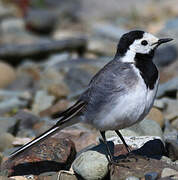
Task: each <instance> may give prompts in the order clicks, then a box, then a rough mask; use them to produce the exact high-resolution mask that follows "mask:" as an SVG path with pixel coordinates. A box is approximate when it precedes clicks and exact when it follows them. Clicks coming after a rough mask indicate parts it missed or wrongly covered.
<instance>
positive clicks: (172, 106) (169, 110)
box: [162, 98, 178, 116]
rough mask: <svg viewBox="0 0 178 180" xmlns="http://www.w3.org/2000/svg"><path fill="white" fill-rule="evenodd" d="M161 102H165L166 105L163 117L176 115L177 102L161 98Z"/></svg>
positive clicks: (177, 113) (177, 112)
mask: <svg viewBox="0 0 178 180" xmlns="http://www.w3.org/2000/svg"><path fill="white" fill-rule="evenodd" d="M162 101H164V102H165V104H166V109H165V115H166V116H168V115H172V114H174V115H178V111H177V107H178V101H177V100H175V99H171V98H162Z"/></svg>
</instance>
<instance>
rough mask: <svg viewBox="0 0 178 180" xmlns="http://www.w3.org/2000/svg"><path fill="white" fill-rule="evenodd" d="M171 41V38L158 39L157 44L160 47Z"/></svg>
mask: <svg viewBox="0 0 178 180" xmlns="http://www.w3.org/2000/svg"><path fill="white" fill-rule="evenodd" d="M172 40H173V39H172V38H164V39H159V40H158V42H157V44H158V45H160V44H163V43H167V42H169V41H172Z"/></svg>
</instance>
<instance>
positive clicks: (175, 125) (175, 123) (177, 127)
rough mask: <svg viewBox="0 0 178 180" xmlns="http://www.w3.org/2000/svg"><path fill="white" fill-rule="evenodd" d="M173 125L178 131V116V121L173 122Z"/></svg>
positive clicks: (177, 118)
mask: <svg viewBox="0 0 178 180" xmlns="http://www.w3.org/2000/svg"><path fill="white" fill-rule="evenodd" d="M171 125H172V127H173V128H175V129H176V130H178V116H177V117H176V119H174V120H172V122H171Z"/></svg>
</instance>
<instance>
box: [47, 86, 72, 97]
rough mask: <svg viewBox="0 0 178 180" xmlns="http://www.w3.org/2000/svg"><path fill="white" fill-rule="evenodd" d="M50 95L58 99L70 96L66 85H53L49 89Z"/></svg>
mask: <svg viewBox="0 0 178 180" xmlns="http://www.w3.org/2000/svg"><path fill="white" fill-rule="evenodd" d="M48 92H49V94H51V95H53V96H55V97H56V98H57V99H61V98H65V97H67V95H68V94H69V89H68V87H67V86H66V85H65V84H64V83H61V84H52V85H51V86H49V87H48Z"/></svg>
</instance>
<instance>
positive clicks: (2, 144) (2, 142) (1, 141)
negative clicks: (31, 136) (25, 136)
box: [0, 133, 14, 152]
mask: <svg viewBox="0 0 178 180" xmlns="http://www.w3.org/2000/svg"><path fill="white" fill-rule="evenodd" d="M13 141H14V137H13V136H12V135H11V134H9V133H2V134H0V152H3V151H4V150H5V149H8V148H11V147H12V142H13Z"/></svg>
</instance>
